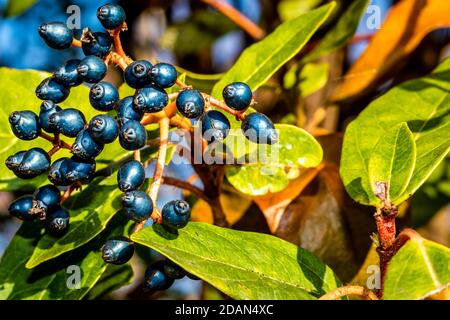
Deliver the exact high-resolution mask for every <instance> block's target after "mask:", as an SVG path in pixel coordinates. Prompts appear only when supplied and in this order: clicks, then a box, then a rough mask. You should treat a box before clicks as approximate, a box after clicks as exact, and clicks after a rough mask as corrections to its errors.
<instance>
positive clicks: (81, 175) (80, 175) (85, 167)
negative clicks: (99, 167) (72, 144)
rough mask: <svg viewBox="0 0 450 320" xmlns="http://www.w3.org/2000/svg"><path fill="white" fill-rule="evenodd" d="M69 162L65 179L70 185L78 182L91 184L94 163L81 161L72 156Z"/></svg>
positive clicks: (92, 161)
mask: <svg viewBox="0 0 450 320" xmlns="http://www.w3.org/2000/svg"><path fill="white" fill-rule="evenodd" d="M69 160H70V161H69V162H68V165H67V173H66V179H67V180H69V181H70V182H71V183H75V182H80V183H82V184H88V183H89V182H91V180H92V179H93V178H94V174H95V167H96V165H95V161H94V160H83V159H80V158H78V157H76V156H73V157H72V158H70V159H69Z"/></svg>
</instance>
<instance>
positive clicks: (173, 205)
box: [161, 200, 191, 229]
mask: <svg viewBox="0 0 450 320" xmlns="http://www.w3.org/2000/svg"><path fill="white" fill-rule="evenodd" d="M161 215H162V221H163V225H164V226H166V227H169V228H175V229H180V228H183V227H185V226H186V225H187V223H188V221H189V218H190V216H191V210H190V208H189V204H188V203H187V202H186V201H184V200H172V201H169V202H167V203H166V204H165V205H164V207H163V209H162V210H161Z"/></svg>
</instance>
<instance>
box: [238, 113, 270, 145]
mask: <svg viewBox="0 0 450 320" xmlns="http://www.w3.org/2000/svg"><path fill="white" fill-rule="evenodd" d="M241 129H242V131H243V133H244V136H245V137H246V138H247V139H249V140H250V141H252V142H255V143H261V144H274V143H276V142H277V141H278V134H277V132H276V130H275V127H274V125H273V123H272V121H271V120H270V119H269V118H268V117H266V116H265V115H263V114H262V113H259V112H254V113H250V114H249V115H247V116H246V117H245V119H244V120H243V121H242V124H241Z"/></svg>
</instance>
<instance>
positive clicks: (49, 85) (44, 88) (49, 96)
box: [36, 78, 70, 103]
mask: <svg viewBox="0 0 450 320" xmlns="http://www.w3.org/2000/svg"><path fill="white" fill-rule="evenodd" d="M69 94H70V90H69V88H67V87H65V86H63V85H62V84H61V83H59V82H58V81H56V80H55V79H54V78H47V79H44V80H42V82H41V83H40V84H39V86H38V87H37V88H36V96H37V97H38V98H39V99H41V100H51V101H53V102H55V103H58V102H63V101H64V100H66V99H67V97H68V96H69Z"/></svg>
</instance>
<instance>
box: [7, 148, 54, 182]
mask: <svg viewBox="0 0 450 320" xmlns="http://www.w3.org/2000/svg"><path fill="white" fill-rule="evenodd" d="M49 168H50V157H49V155H48V154H47V152H45V150H43V149H41V148H32V149H30V150H28V151H27V152H26V153H25V154H24V156H23V159H22V162H21V163H20V164H19V166H18V167H17V173H18V174H17V176H19V178H22V179H32V178H34V177H37V176H38V175H40V174H42V173H44V172H45V171H47V170H48V169H49ZM14 173H16V172H14Z"/></svg>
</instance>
